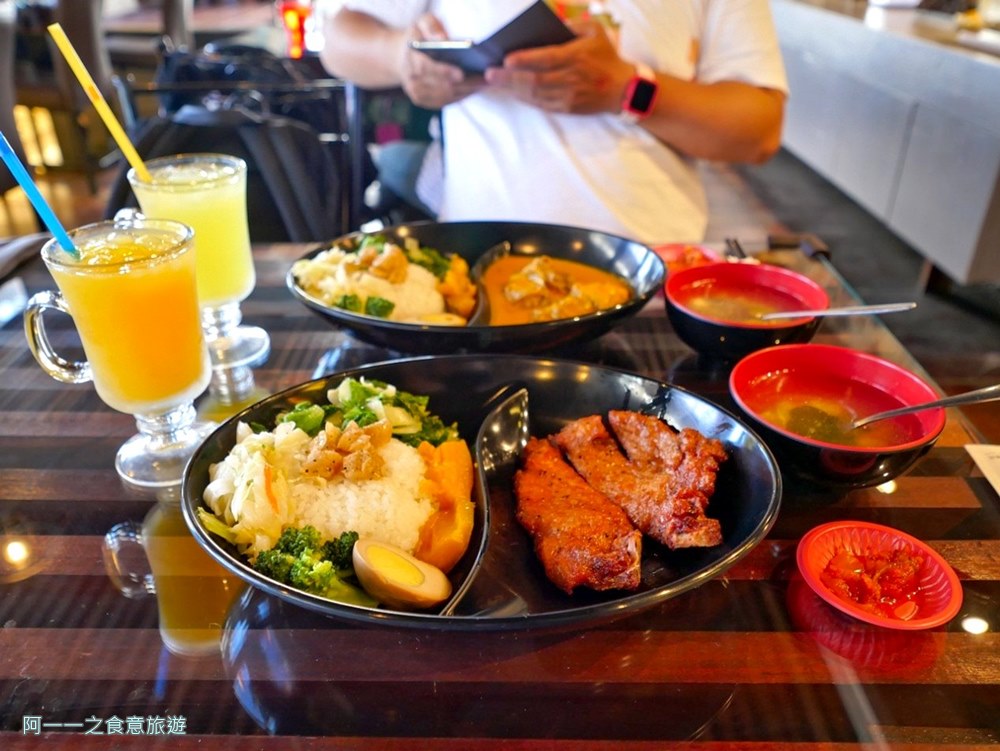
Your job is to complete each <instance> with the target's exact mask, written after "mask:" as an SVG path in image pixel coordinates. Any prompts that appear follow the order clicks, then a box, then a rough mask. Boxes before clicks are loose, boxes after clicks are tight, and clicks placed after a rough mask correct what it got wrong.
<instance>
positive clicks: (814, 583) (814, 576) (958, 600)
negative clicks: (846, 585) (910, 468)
mask: <svg viewBox="0 0 1000 751" xmlns="http://www.w3.org/2000/svg"><path fill="white" fill-rule="evenodd" d="M845 550H846V551H847V552H849V553H852V554H853V555H855V556H858V557H859V558H865V557H866V556H869V557H870V556H872V555H876V554H879V553H888V552H891V551H896V550H903V551H905V552H906V553H907V554H910V555H916V556H920V557H921V558H922V559H923V562H922V564H921V566H920V569H919V571H918V572H917V575H916V590H915V593H914V596H913V602H914V603H915V604H916V614H915V615H914V616H913V617H911V618H907V619H905V620H904V619H903V618H895V617H890V616H883V615H881V614H878V613H875V612H872V611H871V610H868V609H866V608H864V607H862V606H861V605H859V604H857V603H855V602H853V601H851V600H847V599H844V598H842V597H840V596H838V595H837V594H835V593H834V592H833V591H832V590H831V589H830V588H829V587H827V585H826V584H825V583H824V582H823V580H822V574H823V571H824V570H825V569H826V567H827V565H828V564H829V563H830V561H831V560H832V559H833V558H834V556H836V555H837V554H838V553H840V552H841V551H845ZM795 560H796V563H797V564H798V567H799V571H800V572H801V574H802V578H803V579H804V580H805V582H806V583H807V584H808V585H809V587H810V588H811V589H812V590H813V591H814V592H815V593H816V594H817V595H819V596H820V597H821V598H823V599H824V600H825V601H826V602H827V603H829V604H830V605H832V606H833V607H835V608H837V610H840V611H841V612H843V613H847V614H848V615H850V616H852V617H854V618H857V619H858V620H860V621H864V622H865V623H871V624H873V625H876V626H884V627H885V628H894V629H901V630H908V631H916V630H920V629H927V628H934V627H935V626H940V625H942V624H944V623H947V622H948V621H950V620H951V619H952V618H954V617H955V616H956V615H957V614H958V611H959V608H961V606H962V585H961V584H960V583H959V581H958V576H957V575H956V574H955V571H954V570H953V569H952V568H951V566H949V565H948V563H947V562H946V561H945V560H944V558H942V557H941V555H940V554H939V553H938V552H937V551H935V550H934V549H933V548H931V547H930V546H929V545H927V544H926V543H924V542H921V541H920V540H918V539H917V538H915V537H912V536H911V535H908V534H906V533H905V532H901V531H899V530H897V529H893V528H892V527H886V526H883V525H881V524H872V523H870V522H856V521H839V522H830V523H828V524H821V525H820V526H818V527H815V528H814V529H812V530H810V531H809V532H808V533H806V535H805V536H804V537H803V538H802V540H801V541H800V542H799V545H798V549H797V551H796V556H795Z"/></svg>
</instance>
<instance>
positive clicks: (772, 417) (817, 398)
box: [744, 372, 922, 448]
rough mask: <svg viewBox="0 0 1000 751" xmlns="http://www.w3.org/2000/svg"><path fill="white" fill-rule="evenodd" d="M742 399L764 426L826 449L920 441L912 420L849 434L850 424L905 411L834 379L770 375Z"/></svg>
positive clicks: (882, 396) (863, 387) (883, 396)
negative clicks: (828, 445)
mask: <svg viewBox="0 0 1000 751" xmlns="http://www.w3.org/2000/svg"><path fill="white" fill-rule="evenodd" d="M744 399H745V401H746V403H747V406H748V407H750V409H752V410H753V411H754V412H755V413H756V414H758V415H760V416H761V418H763V419H764V420H766V421H767V422H769V423H771V424H773V425H777V426H779V427H781V428H783V429H784V430H787V431H789V432H791V433H795V434H797V435H801V436H804V437H806V438H811V439H812V440H816V441H823V442H824V443H835V444H838V445H842V446H852V447H858V448H877V447H884V446H897V445H900V444H904V443H909V442H910V441H915V440H917V439H919V438H920V436H921V435H922V430H921V425H920V421H919V419H918V418H917V417H916V416H914V415H904V416H902V417H897V418H894V419H891V420H880V421H878V422H874V423H871V424H870V425H865V426H864V427H861V428H857V429H851V427H850V425H851V422H852V421H853V420H855V419H857V418H859V417H864V416H865V415H870V414H873V413H875V412H881V411H883V410H887V409H895V408H897V407H902V406H904V405H903V403H902V402H900V401H898V400H896V399H894V398H893V397H892V396H891V395H889V394H887V393H885V392H884V391H881V390H880V389H877V388H875V387H873V386H869V385H867V384H864V383H858V382H856V381H846V380H844V379H842V378H837V377H834V376H826V377H824V376H823V375H822V374H818V373H796V372H779V373H772V374H768V375H765V376H763V377H761V378H758V379H757V380H756V381H754V382H753V384H752V388H751V389H749V393H748V394H747V395H746V396H745V397H744Z"/></svg>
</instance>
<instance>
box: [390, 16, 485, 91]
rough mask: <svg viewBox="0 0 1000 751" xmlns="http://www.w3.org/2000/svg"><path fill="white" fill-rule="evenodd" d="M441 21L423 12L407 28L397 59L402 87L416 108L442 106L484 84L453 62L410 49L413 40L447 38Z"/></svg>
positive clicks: (476, 89)
mask: <svg viewBox="0 0 1000 751" xmlns="http://www.w3.org/2000/svg"><path fill="white" fill-rule="evenodd" d="M447 38H448V34H447V32H446V31H445V29H444V27H443V26H442V25H441V22H440V21H439V20H438V19H437V18H436V17H435V16H433V15H431V14H430V13H427V14H424V15H423V16H421V17H420V18H419V19H417V22H416V23H415V24H414V25H413V26H412V27H411V28H410V29H409V30H408V32H407V35H406V40H405V44H404V45H403V51H402V59H401V60H400V62H399V77H400V81H401V85H402V87H403V90H404V91H405V92H406V95H407V96H408V97H409V98H410V100H411V101H412V102H413V103H414V104H416V105H417V106H418V107H424V108H425V109H432V110H435V109H441V108H442V107H444V106H445V105H446V104H451V103H452V102H457V101H458V100H460V99H464V98H465V97H467V96H469V94H473V93H475V92H476V91H478V90H479V89H481V88H482V87H483V81H482V79H480V78H468V77H466V75H465V72H464V71H463V70H462V69H461V68H458V67H456V66H454V65H448V64H447V63H439V62H437V61H436V60H432V59H431V58H430V57H428V56H427V55H425V54H424V53H422V52H419V51H417V50H414V49H411V48H410V44H409V43H410V40H413V39H435V40H438V39H447Z"/></svg>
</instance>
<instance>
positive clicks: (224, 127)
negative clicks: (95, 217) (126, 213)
mask: <svg viewBox="0 0 1000 751" xmlns="http://www.w3.org/2000/svg"><path fill="white" fill-rule="evenodd" d="M134 140H135V147H136V150H137V151H138V152H139V155H140V156H141V157H142V158H143V159H144V160H148V159H152V158H154V157H158V156H168V155H172V154H181V153H192V152H201V153H205V152H209V153H220V154H230V155H232V156H237V157H240V158H241V159H243V160H244V161H246V163H247V214H248V219H249V225H250V239H251V240H252V241H254V242H314V241H315V242H322V241H326V240H331V239H333V238H335V237H338V236H340V235H342V234H344V233H345V232H346V231H347V223H348V222H347V207H346V204H345V193H344V185H343V182H344V181H343V180H342V179H341V175H340V174H339V172H338V170H337V168H336V166H335V164H334V160H333V158H332V157H331V155H330V151H329V149H328V147H327V146H326V145H325V144H324V143H322V142H321V141H320V139H319V135H318V134H317V133H316V131H315V130H314V129H313V128H312V127H310V126H309V125H308V124H306V123H303V122H300V121H298V120H293V119H291V118H287V117H280V116H278V115H263V114H260V113H255V112H248V111H246V110H241V109H234V110H215V111H213V110H209V109H206V108H204V107H196V106H186V107H182V108H181V109H180V110H179V111H178V112H176V113H175V114H173V115H172V116H169V117H154V118H150V119H149V120H147V121H146V122H145V123H144V125H143V127H142V128H141V130H140V131H139V133H138V134H137V135H136V137H135V139H134ZM127 173H128V165H124V166H123V168H122V170H121V171H120V173H119V174H118V176H117V177H116V179H115V182H114V183H113V184H112V186H111V192H110V195H109V199H108V204H107V207H106V209H105V218H111V217H113V216H114V214H115V212H116V211H118V210H119V209H122V208H126V207H135V206H137V205H138V203H137V201H136V199H135V195H134V194H133V193H132V188H131V186H130V185H129V182H128V178H127Z"/></svg>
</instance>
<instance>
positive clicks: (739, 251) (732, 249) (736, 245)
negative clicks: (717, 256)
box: [726, 237, 748, 258]
mask: <svg viewBox="0 0 1000 751" xmlns="http://www.w3.org/2000/svg"><path fill="white" fill-rule="evenodd" d="M726 250H727V251H729V255H731V256H733V257H734V258H747V257H748V256H747V254H746V251H745V250H743V246H742V245H740V241H739V240H737V239H736V238H735V237H727V238H726Z"/></svg>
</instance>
